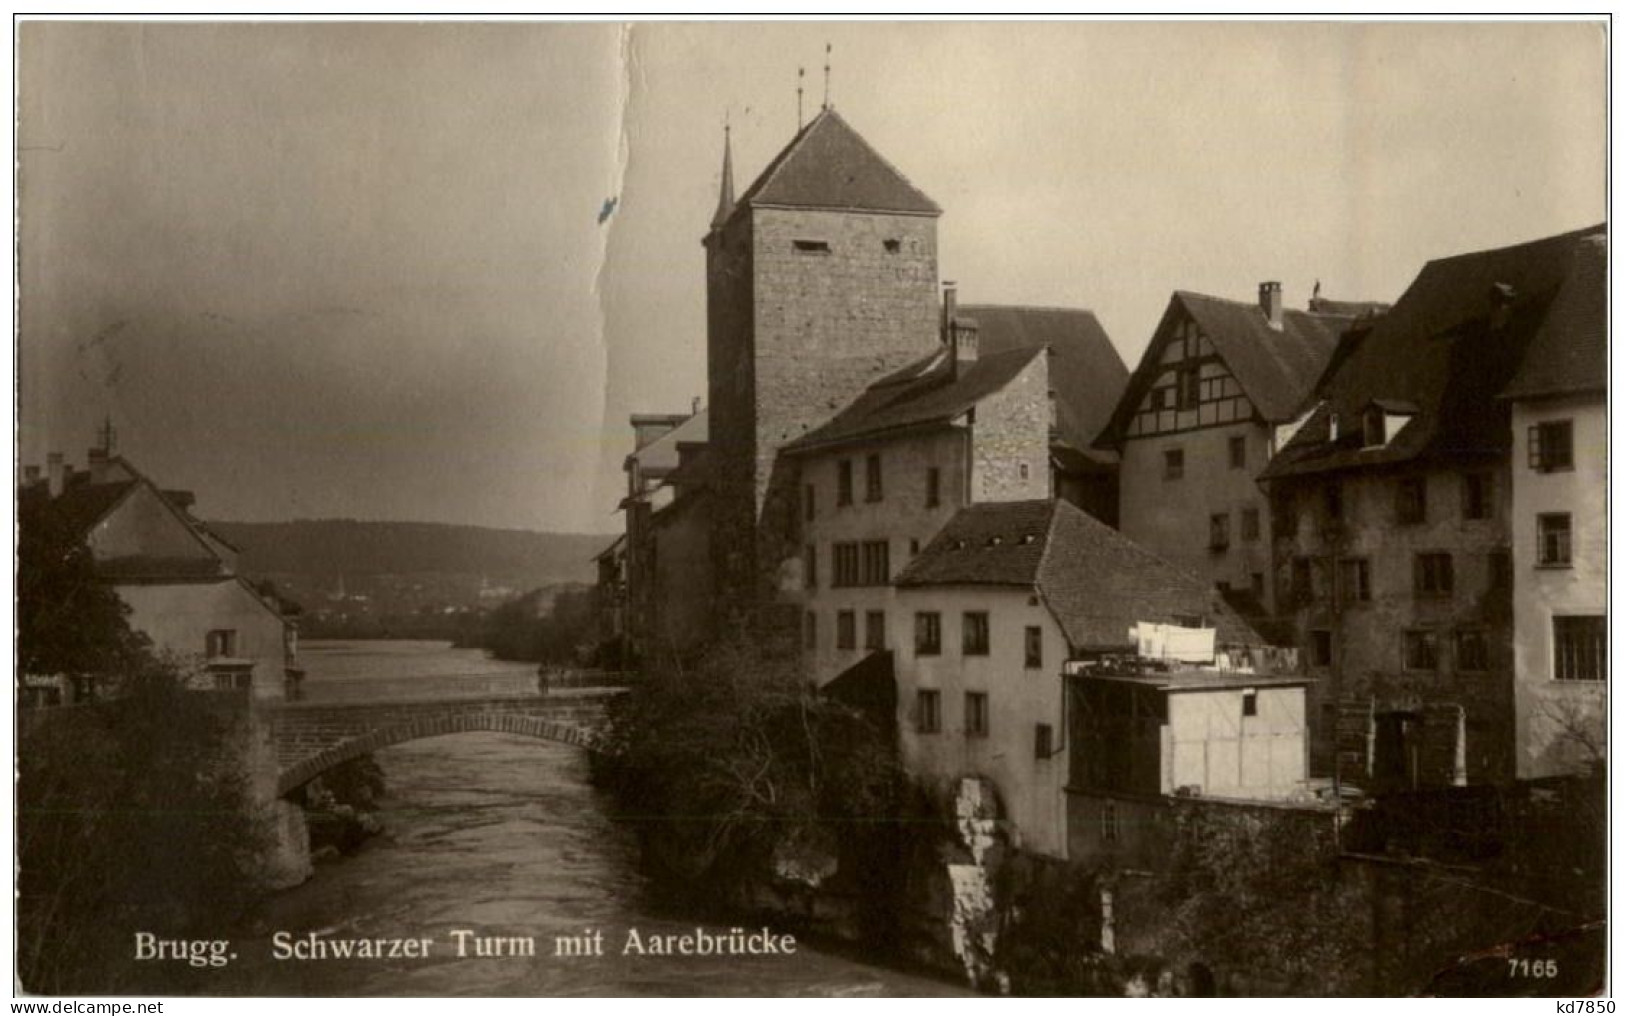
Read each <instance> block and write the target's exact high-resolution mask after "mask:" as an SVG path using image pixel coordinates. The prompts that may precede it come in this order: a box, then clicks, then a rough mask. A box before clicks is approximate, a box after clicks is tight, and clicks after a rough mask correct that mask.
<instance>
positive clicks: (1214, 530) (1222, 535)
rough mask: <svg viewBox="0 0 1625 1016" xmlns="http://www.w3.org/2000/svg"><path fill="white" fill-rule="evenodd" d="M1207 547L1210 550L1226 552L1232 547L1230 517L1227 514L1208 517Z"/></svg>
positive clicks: (1222, 513)
mask: <svg viewBox="0 0 1625 1016" xmlns="http://www.w3.org/2000/svg"><path fill="white" fill-rule="evenodd" d="M1207 545H1208V549H1209V550H1224V549H1225V548H1226V547H1228V546H1230V515H1229V514H1228V513H1227V512H1220V513H1219V514H1217V515H1210V516H1208V520H1207Z"/></svg>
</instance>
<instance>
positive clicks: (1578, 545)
mask: <svg viewBox="0 0 1625 1016" xmlns="http://www.w3.org/2000/svg"><path fill="white" fill-rule="evenodd" d="M1572 257H1573V265H1572V267H1571V269H1570V271H1569V273H1568V275H1567V277H1566V278H1564V280H1563V283H1562V287H1561V288H1560V289H1559V290H1558V291H1557V295H1556V296H1555V297H1554V298H1553V300H1552V304H1551V307H1550V309H1549V310H1548V311H1547V313H1546V316H1545V319H1544V320H1543V321H1542V322H1541V324H1540V328H1539V329H1538V330H1537V331H1536V332H1535V336H1534V338H1533V340H1531V341H1530V344H1529V348H1528V349H1527V350H1526V351H1525V353H1524V357H1523V363H1522V364H1521V365H1519V367H1518V372H1517V373H1516V374H1514V375H1513V377H1512V380H1511V381H1510V382H1509V383H1508V384H1507V386H1506V388H1504V389H1502V390H1501V398H1502V399H1503V400H1505V401H1506V402H1508V403H1510V405H1511V407H1512V453H1511V462H1510V464H1509V472H1510V474H1511V477H1512V519H1511V533H1510V536H1511V540H1512V618H1513V646H1514V652H1515V656H1514V665H1513V678H1514V699H1515V708H1516V717H1517V719H1516V724H1517V729H1516V738H1517V774H1518V776H1519V778H1522V779H1531V778H1540V777H1546V776H1560V775H1567V774H1572V773H1575V772H1583V771H1586V770H1588V769H1590V768H1592V767H1595V766H1598V765H1600V764H1602V763H1603V762H1604V761H1605V759H1606V757H1607V730H1606V727H1607V714H1608V238H1607V236H1606V235H1604V234H1602V233H1593V234H1590V235H1588V236H1586V237H1585V238H1584V239H1582V240H1581V241H1580V242H1578V243H1576V244H1575V245H1574V248H1573V255H1572Z"/></svg>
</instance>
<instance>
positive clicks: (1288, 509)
mask: <svg viewBox="0 0 1625 1016" xmlns="http://www.w3.org/2000/svg"><path fill="white" fill-rule="evenodd" d="M1270 526H1271V528H1273V529H1274V530H1275V535H1276V536H1287V537H1292V536H1297V535H1298V507H1297V503H1296V502H1295V501H1294V500H1293V499H1292V495H1291V493H1289V492H1286V491H1277V492H1276V493H1275V494H1274V495H1273V496H1271V497H1270Z"/></svg>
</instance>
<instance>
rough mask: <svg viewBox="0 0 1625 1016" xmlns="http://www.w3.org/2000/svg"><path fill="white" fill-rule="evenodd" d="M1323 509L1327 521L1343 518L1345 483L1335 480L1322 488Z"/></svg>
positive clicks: (1338, 520)
mask: <svg viewBox="0 0 1625 1016" xmlns="http://www.w3.org/2000/svg"><path fill="white" fill-rule="evenodd" d="M1321 510H1322V511H1323V512H1324V513H1325V515H1326V521H1327V522H1341V521H1342V520H1343V485H1342V484H1341V483H1337V482H1335V481H1333V482H1331V483H1328V484H1326V486H1325V487H1323V488H1322V489H1321Z"/></svg>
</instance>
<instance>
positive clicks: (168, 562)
mask: <svg viewBox="0 0 1625 1016" xmlns="http://www.w3.org/2000/svg"><path fill="white" fill-rule="evenodd" d="M96 574H98V575H100V576H102V577H103V578H108V579H185V578H227V577H229V573H228V572H227V571H226V566H225V563H224V562H222V561H221V560H220V559H219V558H217V557H212V556H211V557H154V556H149V555H135V556H129V557H115V558H108V559H106V560H102V561H97V562H96Z"/></svg>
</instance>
